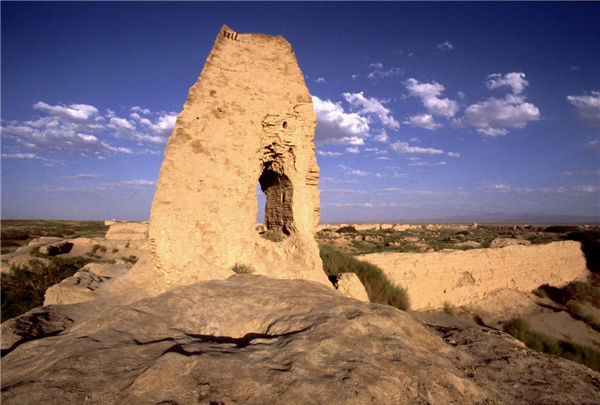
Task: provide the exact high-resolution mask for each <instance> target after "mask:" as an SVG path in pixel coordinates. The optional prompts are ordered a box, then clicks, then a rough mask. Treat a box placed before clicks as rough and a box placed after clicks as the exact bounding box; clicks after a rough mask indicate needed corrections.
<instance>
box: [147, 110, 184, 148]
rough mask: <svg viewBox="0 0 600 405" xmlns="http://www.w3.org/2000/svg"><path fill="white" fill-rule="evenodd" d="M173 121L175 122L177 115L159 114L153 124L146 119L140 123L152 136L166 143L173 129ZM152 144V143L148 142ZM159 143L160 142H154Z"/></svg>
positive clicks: (173, 113) (171, 113)
mask: <svg viewBox="0 0 600 405" xmlns="http://www.w3.org/2000/svg"><path fill="white" fill-rule="evenodd" d="M175 121H177V113H175V112H170V113H165V112H163V113H161V114H160V115H159V117H158V119H157V120H156V121H155V122H151V121H150V120H148V119H147V118H142V119H141V120H140V123H141V124H142V125H143V126H145V127H146V128H148V129H149V130H150V131H151V133H152V134H153V135H154V136H157V137H160V138H162V139H163V140H164V141H163V142H166V141H167V139H168V138H169V136H170V135H171V132H172V131H173V127H174V126H175ZM150 142H153V141H150ZM154 143H160V142H154Z"/></svg>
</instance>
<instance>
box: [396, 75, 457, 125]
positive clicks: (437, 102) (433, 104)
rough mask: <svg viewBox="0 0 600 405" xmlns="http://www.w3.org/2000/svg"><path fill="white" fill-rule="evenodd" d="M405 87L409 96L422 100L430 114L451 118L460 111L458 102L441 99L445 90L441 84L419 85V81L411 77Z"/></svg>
mask: <svg viewBox="0 0 600 405" xmlns="http://www.w3.org/2000/svg"><path fill="white" fill-rule="evenodd" d="M404 86H405V87H406V89H407V90H408V92H409V95H411V96H413V97H417V98H418V99H420V100H421V102H422V103H423V105H424V106H425V108H426V109H427V111H428V112H429V113H430V114H433V115H441V116H444V117H448V118H450V117H453V116H454V115H455V114H456V112H457V111H458V104H457V103H456V101H453V100H450V99H449V98H441V95H442V92H443V91H444V89H445V88H444V86H443V85H441V84H440V83H437V82H435V81H434V82H432V83H419V81H418V80H416V79H414V78H412V77H411V78H409V79H408V80H407V81H406V82H404Z"/></svg>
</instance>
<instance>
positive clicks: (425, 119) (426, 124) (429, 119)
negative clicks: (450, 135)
mask: <svg viewBox="0 0 600 405" xmlns="http://www.w3.org/2000/svg"><path fill="white" fill-rule="evenodd" d="M402 123H403V124H406V125H411V126H413V127H418V128H425V129H428V130H430V131H433V130H434V129H437V128H439V127H441V125H440V124H438V123H436V122H435V119H434V118H433V115H431V114H419V115H415V116H412V117H410V118H408V119H407V120H405V121H402Z"/></svg>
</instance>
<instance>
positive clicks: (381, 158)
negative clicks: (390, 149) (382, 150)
mask: <svg viewBox="0 0 600 405" xmlns="http://www.w3.org/2000/svg"><path fill="white" fill-rule="evenodd" d="M375 159H376V160H392V159H390V158H389V157H387V156H379V157H376V158H375Z"/></svg>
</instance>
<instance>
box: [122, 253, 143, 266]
mask: <svg viewBox="0 0 600 405" xmlns="http://www.w3.org/2000/svg"><path fill="white" fill-rule="evenodd" d="M121 260H123V261H126V262H129V263H131V264H136V263H137V261H138V260H139V259H138V257H137V256H134V255H130V256H128V257H125V256H122V257H121Z"/></svg>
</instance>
